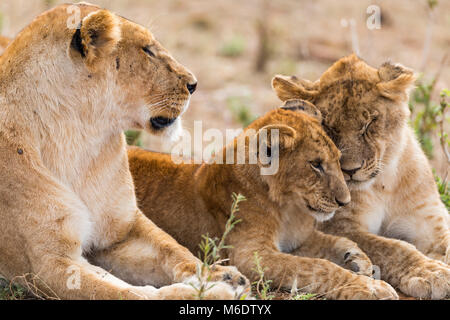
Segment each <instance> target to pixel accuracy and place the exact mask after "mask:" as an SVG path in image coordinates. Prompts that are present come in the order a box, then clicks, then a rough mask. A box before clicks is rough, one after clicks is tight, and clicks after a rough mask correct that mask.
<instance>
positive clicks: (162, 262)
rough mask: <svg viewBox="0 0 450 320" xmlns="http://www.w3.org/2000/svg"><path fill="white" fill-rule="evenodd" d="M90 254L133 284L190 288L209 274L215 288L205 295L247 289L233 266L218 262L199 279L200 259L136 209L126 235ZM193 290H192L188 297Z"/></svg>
mask: <svg viewBox="0 0 450 320" xmlns="http://www.w3.org/2000/svg"><path fill="white" fill-rule="evenodd" d="M91 258H92V259H93V261H95V262H96V263H98V264H99V265H101V266H102V267H104V268H105V269H107V270H111V272H112V273H113V274H115V275H117V276H118V277H120V278H121V279H124V280H126V281H128V282H130V283H133V284H136V285H154V286H158V287H159V286H164V285H169V284H172V283H177V282H182V283H184V284H186V285H188V286H189V287H190V288H192V286H191V285H193V286H198V285H199V283H198V282H199V281H206V279H207V278H208V280H209V281H212V282H215V283H214V288H215V289H214V290H211V292H210V291H207V292H206V298H213V299H230V298H237V297H239V296H241V295H242V294H243V293H245V292H247V291H249V285H250V284H249V281H248V280H247V279H246V278H245V277H244V276H243V275H242V274H241V273H240V272H239V271H238V270H237V269H236V268H235V267H229V266H220V265H218V266H215V267H214V268H213V270H212V274H210V275H208V274H206V273H203V275H202V277H200V278H201V279H199V277H198V270H199V268H201V267H202V266H201V265H202V263H201V261H200V260H199V259H197V258H196V257H195V256H194V255H193V254H192V253H191V252H190V251H189V250H188V249H187V248H185V247H183V246H181V245H180V244H179V243H178V242H176V241H175V240H174V239H173V238H172V237H171V236H170V235H169V234H167V233H166V232H164V231H163V230H161V229H160V228H158V227H157V226H156V225H155V224H154V223H153V222H152V221H150V220H149V219H148V218H146V217H145V216H144V215H143V214H142V212H141V211H139V210H138V211H137V213H136V220H135V222H134V225H133V228H132V229H131V231H130V233H129V235H128V236H127V237H126V238H125V239H124V240H123V241H121V242H120V243H118V244H117V245H114V246H113V247H111V248H108V249H105V250H101V251H97V252H94V253H93V254H92V255H91ZM225 283H227V284H228V285H226V284H225ZM221 290H222V292H221ZM196 293H197V292H195V291H193V292H192V296H191V298H194V297H195V295H196Z"/></svg>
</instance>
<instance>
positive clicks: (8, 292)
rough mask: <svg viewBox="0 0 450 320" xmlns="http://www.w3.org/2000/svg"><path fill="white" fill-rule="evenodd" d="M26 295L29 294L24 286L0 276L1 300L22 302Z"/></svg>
mask: <svg viewBox="0 0 450 320" xmlns="http://www.w3.org/2000/svg"><path fill="white" fill-rule="evenodd" d="M26 295H27V292H26V290H25V289H24V288H23V287H22V286H20V285H18V284H14V283H11V282H9V281H8V280H6V279H5V278H3V277H2V276H0V300H22V299H24V298H25V297H26Z"/></svg>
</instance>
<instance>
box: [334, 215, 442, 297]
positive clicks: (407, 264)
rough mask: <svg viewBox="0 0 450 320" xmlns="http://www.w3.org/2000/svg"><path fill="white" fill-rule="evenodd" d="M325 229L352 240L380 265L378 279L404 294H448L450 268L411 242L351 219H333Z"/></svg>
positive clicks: (373, 261) (427, 295) (420, 295)
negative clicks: (371, 230) (377, 232)
mask: <svg viewBox="0 0 450 320" xmlns="http://www.w3.org/2000/svg"><path fill="white" fill-rule="evenodd" d="M327 228H328V229H327V230H328V231H334V233H338V234H341V235H343V236H347V237H348V238H350V239H352V240H353V241H355V242H356V243H357V244H358V245H359V247H360V248H361V249H362V250H364V252H365V253H366V254H367V255H368V256H369V258H370V259H371V260H372V263H373V264H374V265H376V266H378V267H379V268H380V271H381V278H382V279H383V280H385V281H387V282H389V283H390V284H391V285H393V286H394V287H396V288H398V289H400V290H401V291H402V292H403V293H405V294H407V295H410V296H413V297H416V298H432V299H443V298H445V297H446V296H449V295H450V268H449V267H448V266H447V265H446V264H445V263H443V262H440V261H437V260H433V259H430V258H428V257H426V256H425V255H423V254H422V253H421V252H419V251H418V250H417V249H416V248H415V247H414V246H413V245H412V244H409V243H407V242H405V241H401V240H396V239H390V238H385V237H382V236H378V235H375V234H372V233H369V232H367V231H364V230H361V228H360V227H358V225H357V224H355V223H353V222H352V221H351V220H350V219H340V220H339V221H333V222H332V223H329V224H328V225H327Z"/></svg>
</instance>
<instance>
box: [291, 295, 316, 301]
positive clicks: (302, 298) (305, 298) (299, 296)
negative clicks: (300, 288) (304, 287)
mask: <svg viewBox="0 0 450 320" xmlns="http://www.w3.org/2000/svg"><path fill="white" fill-rule="evenodd" d="M316 296H317V294H315V293H298V294H295V295H293V296H292V298H291V300H312V299H314V298H316Z"/></svg>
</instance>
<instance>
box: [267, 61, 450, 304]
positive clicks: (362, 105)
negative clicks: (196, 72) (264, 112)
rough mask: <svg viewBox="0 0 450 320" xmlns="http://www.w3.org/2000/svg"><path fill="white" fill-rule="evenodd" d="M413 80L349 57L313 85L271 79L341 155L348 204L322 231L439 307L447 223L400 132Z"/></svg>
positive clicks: (447, 253)
mask: <svg viewBox="0 0 450 320" xmlns="http://www.w3.org/2000/svg"><path fill="white" fill-rule="evenodd" d="M414 80H415V77H414V74H413V72H412V71H410V70H408V69H406V68H405V67H403V66H401V65H394V64H391V63H385V64H383V65H382V66H381V67H380V68H379V69H375V68H372V67H370V66H368V65H367V64H366V63H365V62H364V61H362V60H360V59H359V58H358V57H356V56H355V55H351V56H349V57H346V58H343V59H341V60H339V61H337V62H336V63H335V64H334V65H333V66H332V67H331V68H330V69H329V70H327V71H326V72H325V73H324V74H323V75H322V76H321V77H320V79H319V80H317V81H316V82H314V83H313V82H310V81H308V80H302V79H298V78H297V77H284V76H276V77H275V78H274V80H273V87H274V89H275V91H276V92H277V94H278V96H279V97H280V99H281V100H286V99H296V98H302V99H307V100H309V101H310V102H312V103H314V104H316V106H317V107H318V108H319V110H320V111H321V112H322V115H323V126H324V128H325V129H326V131H327V133H328V134H329V135H330V136H331V138H332V139H333V141H334V142H335V143H336V145H337V146H338V148H339V149H340V150H341V151H342V159H341V167H342V169H343V170H344V172H347V173H345V174H344V176H345V178H346V180H347V183H348V185H349V188H350V190H351V196H352V202H351V204H350V205H349V206H348V207H346V208H344V209H341V210H339V211H338V212H337V213H336V217H335V218H334V219H333V221H330V222H327V223H326V224H324V226H323V230H326V231H327V232H330V233H333V234H337V235H343V236H347V237H349V238H350V239H352V240H354V241H355V242H357V243H358V245H359V246H360V247H361V248H362V249H363V250H364V251H365V252H366V253H367V254H368V255H369V257H370V259H371V260H372V262H373V263H374V264H375V265H378V266H379V267H380V268H381V276H382V279H385V280H386V281H388V282H389V283H390V284H392V285H393V286H395V287H397V288H399V289H400V290H401V291H403V292H404V293H406V294H408V295H411V296H413V297H422V298H436V299H439V298H444V297H446V296H448V295H449V294H450V267H449V265H448V264H449V263H450V230H449V221H450V218H449V213H448V211H447V209H446V208H445V206H444V204H443V203H442V202H441V200H440V197H439V194H438V191H437V187H436V183H435V181H434V179H433V173H432V170H431V167H430V164H429V163H428V160H427V158H426V156H425V154H424V153H423V151H422V150H421V148H420V145H419V143H418V141H417V139H416V138H415V135H414V132H413V130H412V129H411V128H410V127H409V125H408V119H409V109H408V106H407V99H408V91H409V89H411V87H412V86H413V84H414ZM352 170H353V171H354V172H352ZM392 238H395V239H400V240H402V241H399V240H394V239H392ZM408 242H409V243H408ZM411 244H413V245H414V246H413V245H411ZM438 260H439V261H438Z"/></svg>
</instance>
